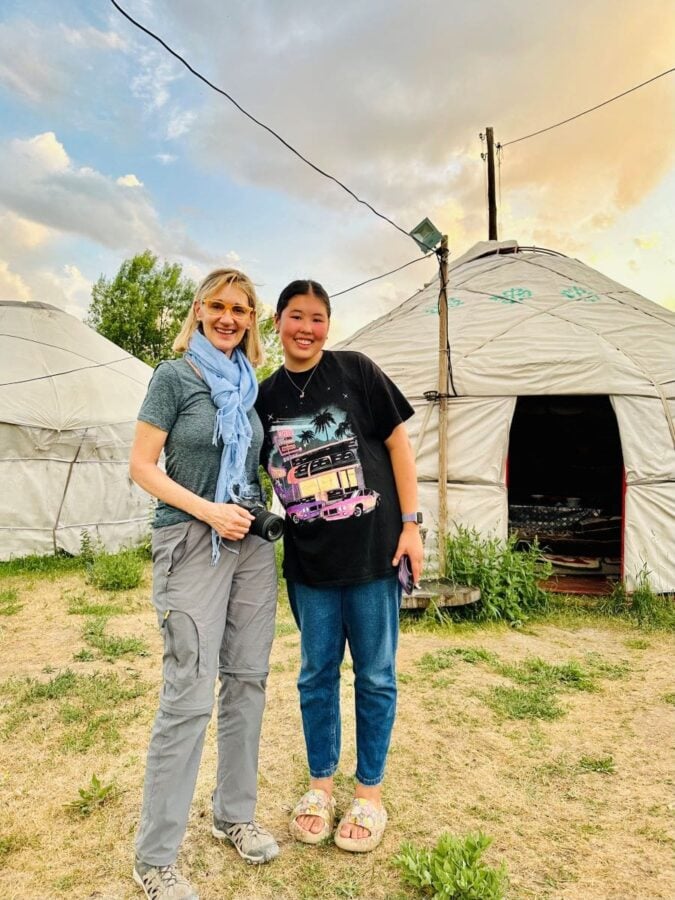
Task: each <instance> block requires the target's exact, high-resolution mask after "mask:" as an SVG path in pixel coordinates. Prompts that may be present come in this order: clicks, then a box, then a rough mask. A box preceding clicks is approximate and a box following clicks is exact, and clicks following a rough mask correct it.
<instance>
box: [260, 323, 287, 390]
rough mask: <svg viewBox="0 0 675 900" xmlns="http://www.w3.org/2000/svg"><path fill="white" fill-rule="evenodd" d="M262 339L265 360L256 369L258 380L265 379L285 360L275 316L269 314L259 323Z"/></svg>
mask: <svg viewBox="0 0 675 900" xmlns="http://www.w3.org/2000/svg"><path fill="white" fill-rule="evenodd" d="M258 328H259V329H260V340H261V342H262V345H263V348H264V350H265V361H264V363H263V364H262V365H261V366H259V367H258V368H257V369H256V373H255V374H256V378H257V379H258V381H264V380H265V379H266V378H268V377H269V376H270V375H271V374H272V373H273V372H276V370H277V369H278V368H279V366H280V365H281V364H282V362H283V361H284V351H283V350H282V348H281V342H280V341H279V336H278V335H277V331H276V328H275V327H274V316H267V317H266V318H264V319H261V320H260V322H259V323H258Z"/></svg>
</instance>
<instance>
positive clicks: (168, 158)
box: [154, 153, 178, 166]
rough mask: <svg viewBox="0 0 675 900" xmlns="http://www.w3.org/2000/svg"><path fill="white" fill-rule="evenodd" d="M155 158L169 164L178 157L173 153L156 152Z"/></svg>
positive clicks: (164, 164)
mask: <svg viewBox="0 0 675 900" xmlns="http://www.w3.org/2000/svg"><path fill="white" fill-rule="evenodd" d="M154 158H155V159H156V160H157V162H159V163H161V164H162V165H163V166H169V165H171V163H174V162H176V160H177V159H178V157H177V156H175V155H174V154H173V153H156V154H155V157H154Z"/></svg>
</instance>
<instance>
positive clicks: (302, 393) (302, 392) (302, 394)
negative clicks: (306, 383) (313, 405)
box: [300, 391, 305, 400]
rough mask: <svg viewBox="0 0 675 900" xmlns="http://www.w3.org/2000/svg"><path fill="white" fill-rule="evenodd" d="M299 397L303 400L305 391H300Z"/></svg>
mask: <svg viewBox="0 0 675 900" xmlns="http://www.w3.org/2000/svg"><path fill="white" fill-rule="evenodd" d="M300 399H301V400H304V399H305V392H304V391H300Z"/></svg>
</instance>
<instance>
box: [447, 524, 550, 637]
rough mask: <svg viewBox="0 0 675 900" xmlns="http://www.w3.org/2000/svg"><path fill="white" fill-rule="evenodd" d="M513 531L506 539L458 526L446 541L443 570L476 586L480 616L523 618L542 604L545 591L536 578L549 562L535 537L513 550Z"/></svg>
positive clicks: (547, 573) (544, 573)
mask: <svg viewBox="0 0 675 900" xmlns="http://www.w3.org/2000/svg"><path fill="white" fill-rule="evenodd" d="M517 544H518V537H517V535H511V536H510V537H509V538H508V539H507V540H506V541H501V540H499V539H498V538H483V537H481V536H480V535H479V534H478V532H477V531H476V530H475V529H472V528H471V529H470V528H465V527H464V526H461V525H460V526H458V527H457V530H456V532H455V533H454V534H453V535H452V536H450V537H448V539H447V541H446V574H447V578H448V580H449V581H451V582H453V583H454V584H464V585H471V586H473V587H477V588H479V589H480V592H481V599H480V602H479V603H478V604H476V605H475V609H476V612H475V615H476V616H477V617H478V618H480V619H493V620H496V619H502V620H505V621H507V622H511V623H519V622H523V621H525V620H526V619H527V617H528V613H530V612H532V611H534V610H541V609H543V608H545V607H546V604H547V602H548V595H547V593H546V591H544V590H543V589H542V588H541V587H540V586H539V582H540V581H542V580H544V579H546V578H548V577H549V576H550V575H551V572H552V571H553V569H552V566H551V565H550V563H548V562H547V561H546V560H544V559H543V557H542V554H541V551H540V548H539V545H538V544H537V542H536V541H535V542H534V543H533V544H531V545H529V546H528V547H527V549H523V550H516V545H517Z"/></svg>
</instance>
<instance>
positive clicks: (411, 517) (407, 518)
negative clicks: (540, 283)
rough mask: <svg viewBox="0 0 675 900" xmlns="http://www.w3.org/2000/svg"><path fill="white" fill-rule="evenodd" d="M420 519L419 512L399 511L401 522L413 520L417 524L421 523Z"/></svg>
mask: <svg viewBox="0 0 675 900" xmlns="http://www.w3.org/2000/svg"><path fill="white" fill-rule="evenodd" d="M422 521H423V519H422V513H421V512H414V513H401V522H415V523H416V524H417V525H421V524H422Z"/></svg>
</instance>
